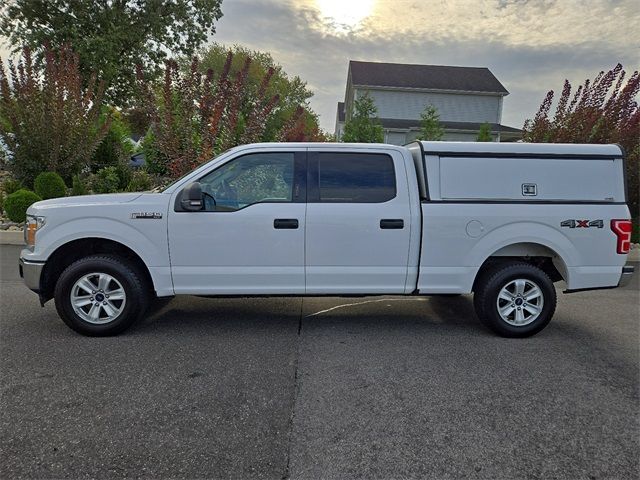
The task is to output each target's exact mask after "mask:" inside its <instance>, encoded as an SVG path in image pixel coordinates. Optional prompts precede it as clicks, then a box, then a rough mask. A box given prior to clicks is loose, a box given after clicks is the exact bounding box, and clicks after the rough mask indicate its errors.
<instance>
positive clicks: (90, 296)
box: [54, 255, 149, 336]
mask: <svg viewBox="0 0 640 480" xmlns="http://www.w3.org/2000/svg"><path fill="white" fill-rule="evenodd" d="M147 290H148V289H146V288H145V285H144V279H143V276H142V275H141V274H140V273H139V272H138V271H137V270H136V269H135V268H132V267H131V266H130V265H129V264H128V263H127V261H126V260H125V259H123V258H120V257H118V256H115V255H91V256H89V257H85V258H82V259H80V260H78V261H76V262H74V263H72V264H71V265H70V266H69V267H67V268H66V269H65V270H64V271H63V272H62V274H61V275H60V278H59V279H58V282H57V283H56V288H55V294H54V296H55V302H56V309H57V311H58V314H59V315H60V317H61V318H62V320H63V321H64V322H65V323H66V324H67V325H68V326H69V327H71V328H72V329H73V330H75V331H76V332H78V333H81V334H83V335H89V336H107V335H117V334H118V333H121V332H122V331H124V330H126V329H127V328H129V327H130V326H131V325H132V324H133V323H134V322H135V321H136V320H137V319H138V318H139V317H140V316H141V315H142V314H143V313H144V312H145V310H146V308H147V304H148V300H149V294H148V293H147Z"/></svg>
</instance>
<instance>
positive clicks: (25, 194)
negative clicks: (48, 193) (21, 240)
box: [4, 189, 42, 223]
mask: <svg viewBox="0 0 640 480" xmlns="http://www.w3.org/2000/svg"><path fill="white" fill-rule="evenodd" d="M40 200H42V199H41V198H40V197H39V196H38V194H37V193H35V192H32V191H31V190H25V189H22V190H18V191H17V192H13V193H12V194H11V195H9V196H7V198H6V199H5V201H4V209H5V211H6V212H7V216H8V217H9V220H11V221H12V222H18V223H21V222H24V221H25V220H26V218H27V208H29V207H30V206H31V205H33V204H34V203H36V202H39V201H40Z"/></svg>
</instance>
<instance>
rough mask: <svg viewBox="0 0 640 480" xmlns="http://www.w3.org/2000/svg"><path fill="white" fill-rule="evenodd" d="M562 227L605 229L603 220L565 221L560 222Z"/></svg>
mask: <svg viewBox="0 0 640 480" xmlns="http://www.w3.org/2000/svg"><path fill="white" fill-rule="evenodd" d="M560 226H561V227H569V228H591V227H593V228H604V222H603V221H602V220H565V221H564V222H560Z"/></svg>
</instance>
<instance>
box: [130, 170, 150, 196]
mask: <svg viewBox="0 0 640 480" xmlns="http://www.w3.org/2000/svg"><path fill="white" fill-rule="evenodd" d="M152 185H153V182H152V181H151V177H150V176H149V174H148V173H147V172H143V171H139V172H133V175H132V177H131V181H130V182H129V185H127V191H129V192H144V191H146V190H151V187H152Z"/></svg>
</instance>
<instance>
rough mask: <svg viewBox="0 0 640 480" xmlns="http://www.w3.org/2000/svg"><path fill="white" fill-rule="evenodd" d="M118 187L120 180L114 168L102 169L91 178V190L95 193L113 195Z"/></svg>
mask: <svg viewBox="0 0 640 480" xmlns="http://www.w3.org/2000/svg"><path fill="white" fill-rule="evenodd" d="M119 187H120V178H118V170H117V169H116V167H105V168H102V169H100V170H98V173H96V174H95V176H94V177H93V182H92V188H93V191H94V192H95V193H115V192H117V191H118V190H119Z"/></svg>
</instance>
